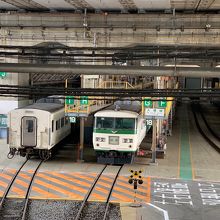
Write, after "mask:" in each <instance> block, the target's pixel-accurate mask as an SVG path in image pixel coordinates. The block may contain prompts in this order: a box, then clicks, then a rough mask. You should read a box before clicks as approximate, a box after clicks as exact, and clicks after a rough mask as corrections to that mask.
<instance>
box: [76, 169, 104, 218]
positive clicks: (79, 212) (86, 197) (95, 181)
mask: <svg viewBox="0 0 220 220" xmlns="http://www.w3.org/2000/svg"><path fill="white" fill-rule="evenodd" d="M107 166H108V165H105V166H104V168H103V169H102V170H101V172H100V173H99V175H98V176H97V177H96V178H95V180H94V182H93V184H92V186H91V187H90V189H89V191H88V192H87V194H86V196H85V197H84V199H83V202H82V204H81V206H80V209H79V211H78V213H77V215H76V217H75V218H74V220H79V219H80V215H81V213H82V211H83V209H84V207H85V204H86V202H87V201H88V198H89V196H90V195H91V193H92V191H93V189H94V187H95V185H96V183H97V182H98V180H99V178H100V176H101V175H102V173H103V172H104V170H105V169H106V167H107Z"/></svg>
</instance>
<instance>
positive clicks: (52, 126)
mask: <svg viewBox="0 0 220 220" xmlns="http://www.w3.org/2000/svg"><path fill="white" fill-rule="evenodd" d="M51 128H52V132H53V131H54V120H52V124H51Z"/></svg>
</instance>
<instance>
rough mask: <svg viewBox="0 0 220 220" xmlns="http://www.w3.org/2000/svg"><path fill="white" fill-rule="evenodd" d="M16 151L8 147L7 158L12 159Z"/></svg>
mask: <svg viewBox="0 0 220 220" xmlns="http://www.w3.org/2000/svg"><path fill="white" fill-rule="evenodd" d="M16 151H17V149H16V148H10V150H9V153H8V155H7V158H8V159H12V158H13V157H14V156H15V153H16Z"/></svg>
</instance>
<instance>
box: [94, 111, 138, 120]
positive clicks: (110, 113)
mask: <svg viewBox="0 0 220 220" xmlns="http://www.w3.org/2000/svg"><path fill="white" fill-rule="evenodd" d="M138 115H139V114H138V113H137V112H131V111H127V110H120V111H117V110H102V111H98V112H96V113H95V117H110V118H111V117H112V118H137V117H138Z"/></svg>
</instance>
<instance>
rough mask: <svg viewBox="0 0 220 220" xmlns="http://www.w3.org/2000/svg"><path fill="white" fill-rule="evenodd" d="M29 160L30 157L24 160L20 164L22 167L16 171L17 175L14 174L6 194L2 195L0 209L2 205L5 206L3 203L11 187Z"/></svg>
mask: <svg viewBox="0 0 220 220" xmlns="http://www.w3.org/2000/svg"><path fill="white" fill-rule="evenodd" d="M27 161H28V159H27V160H25V161H24V163H23V164H22V165H21V166H20V168H19V169H18V170H17V172H16V173H15V175H14V176H13V178H12V179H11V181H10V182H9V184H8V186H7V188H6V190H5V192H4V194H3V196H2V199H1V202H0V211H1V209H2V207H3V203H4V201H5V199H6V197H7V195H8V193H9V190H10V189H11V187H12V185H13V183H14V181H15V179H16V177H17V176H18V174H19V173H20V171H21V169H22V168H23V167H24V165H25V164H26V163H27Z"/></svg>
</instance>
